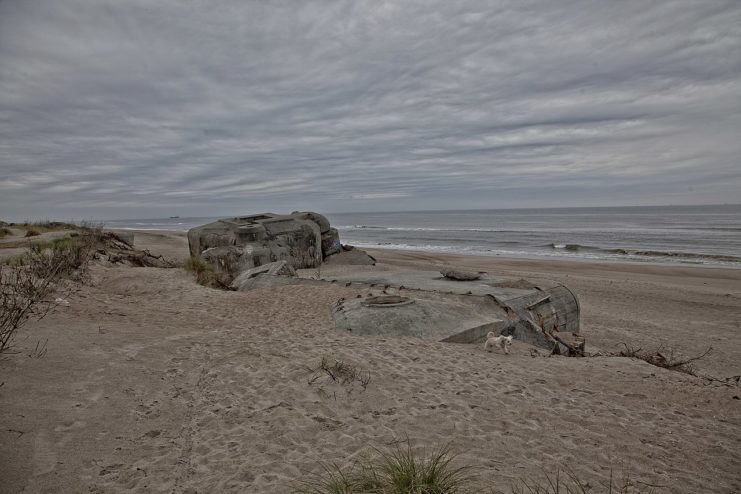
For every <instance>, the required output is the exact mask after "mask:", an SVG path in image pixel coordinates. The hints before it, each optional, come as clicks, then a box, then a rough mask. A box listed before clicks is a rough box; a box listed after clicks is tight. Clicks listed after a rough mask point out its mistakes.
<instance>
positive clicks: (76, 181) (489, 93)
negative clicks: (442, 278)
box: [0, 0, 741, 221]
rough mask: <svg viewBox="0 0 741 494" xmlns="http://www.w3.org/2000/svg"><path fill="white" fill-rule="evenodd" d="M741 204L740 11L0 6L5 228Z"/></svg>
mask: <svg viewBox="0 0 741 494" xmlns="http://www.w3.org/2000/svg"><path fill="white" fill-rule="evenodd" d="M740 202H741V2H739V1H738V0H729V1H720V0H718V1H716V0H697V1H688V0H668V1H658V0H657V1H651V2H647V1H645V0H640V1H619V2H616V1H604V2H599V1H597V2H595V1H591V0H590V1H570V0H559V1H558V2H553V1H542V2H530V1H526V0H515V1H511V2H510V1H492V0H486V1H452V2H451V1H439V2H438V1H432V0H421V1H414V0H409V1H402V0H397V1H392V2H382V1H360V0H350V1H326V2H325V1H303V2H296V1H263V0H260V1H257V0H256V1H247V0H233V1H217V0H209V1H205V0H204V1H199V0H192V1H187V0H181V1H173V0H157V1H151V0H115V1H105V0H0V219H6V220H13V221H20V220H23V219H41V218H44V219H117V218H118V219H121V218H154V217H163V216H172V215H182V216H219V215H225V216H230V215H235V214H248V213H256V212H263V211H273V212H278V213H281V212H290V211H293V210H316V211H319V212H327V213H331V212H335V213H336V212H345V211H347V212H358V211H407V210H424V209H474V208H522V207H550V206H617V205H664V204H682V205H687V204H720V203H740Z"/></svg>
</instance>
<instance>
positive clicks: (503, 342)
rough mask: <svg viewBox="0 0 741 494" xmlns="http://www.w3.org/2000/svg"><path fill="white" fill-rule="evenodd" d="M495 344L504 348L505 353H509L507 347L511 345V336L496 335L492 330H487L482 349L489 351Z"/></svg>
mask: <svg viewBox="0 0 741 494" xmlns="http://www.w3.org/2000/svg"><path fill="white" fill-rule="evenodd" d="M495 346H498V347H500V348H501V349H502V350H504V354H505V355H509V347H511V346H512V336H502V335H499V336H497V334H496V333H495V332H494V331H489V333H488V334H487V335H486V343H484V350H485V351H487V352H491V350H492V348H494V347H495Z"/></svg>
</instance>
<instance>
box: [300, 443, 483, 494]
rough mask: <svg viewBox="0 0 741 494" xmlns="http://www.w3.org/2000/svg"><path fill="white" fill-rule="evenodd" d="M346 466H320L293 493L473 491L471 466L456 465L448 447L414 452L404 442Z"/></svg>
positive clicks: (460, 493) (437, 493)
mask: <svg viewBox="0 0 741 494" xmlns="http://www.w3.org/2000/svg"><path fill="white" fill-rule="evenodd" d="M375 453H376V457H375V458H369V457H366V458H363V459H361V460H359V461H357V462H356V463H354V464H353V465H352V466H350V467H349V468H346V469H343V468H341V467H339V466H337V465H335V464H331V465H324V472H323V473H321V474H319V475H317V476H316V477H312V478H309V479H305V480H301V481H299V482H298V483H297V485H296V486H295V487H294V491H293V492H294V493H296V494H350V493H378V494H466V493H473V492H475V491H474V490H472V488H471V485H472V482H473V480H474V475H473V473H472V472H473V468H472V467H470V466H466V465H464V466H456V465H455V464H454V461H455V458H456V456H455V455H454V454H453V453H452V452H451V450H450V448H449V447H448V446H443V447H440V448H435V449H433V450H430V451H423V452H421V453H417V452H415V451H414V450H413V449H412V446H411V444H410V443H409V442H408V441H406V442H403V443H401V444H398V445H397V446H396V447H394V448H392V449H389V450H378V449H377V450H375Z"/></svg>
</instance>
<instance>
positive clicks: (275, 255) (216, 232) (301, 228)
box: [188, 212, 336, 283]
mask: <svg viewBox="0 0 741 494" xmlns="http://www.w3.org/2000/svg"><path fill="white" fill-rule="evenodd" d="M322 228H326V233H328V234H330V235H331V234H332V233H331V229H330V227H329V221H327V219H326V218H325V217H324V216H322V215H320V214H317V213H311V212H302V213H297V214H291V215H278V214H273V213H265V214H258V215H251V216H238V217H234V218H225V219H221V220H218V221H215V222H213V223H209V224H207V225H202V226H199V227H196V228H192V229H191V230H190V231H188V245H189V248H190V254H191V256H200V257H202V258H203V259H205V260H208V261H209V262H210V263H211V264H213V265H214V269H215V270H216V271H217V273H218V274H219V275H220V278H221V279H222V281H223V282H224V283H230V282H231V281H232V280H233V279H234V278H236V277H237V276H238V275H239V274H240V273H241V272H242V271H244V270H246V269H250V268H253V267H256V266H261V265H263V264H267V263H270V262H276V261H286V262H287V264H288V265H290V266H291V267H292V268H294V269H302V268H315V267H317V266H319V265H320V264H321V263H322V259H323V254H322ZM335 232H336V230H335Z"/></svg>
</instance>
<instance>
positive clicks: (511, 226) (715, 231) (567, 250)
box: [105, 205, 741, 268]
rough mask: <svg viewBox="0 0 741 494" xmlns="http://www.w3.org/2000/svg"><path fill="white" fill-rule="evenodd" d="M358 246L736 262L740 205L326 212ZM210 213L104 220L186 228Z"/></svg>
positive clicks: (740, 246) (739, 261)
mask: <svg viewBox="0 0 741 494" xmlns="http://www.w3.org/2000/svg"><path fill="white" fill-rule="evenodd" d="M326 216H327V217H328V218H329V220H330V222H331V223H332V226H334V227H336V228H337V229H338V230H339V232H340V239H341V240H342V242H343V243H347V244H352V245H356V246H358V247H372V248H389V249H402V250H420V251H428V252H441V253H445V252H448V253H457V254H468V255H488V256H507V257H527V258H561V259H584V260H589V259H591V260H610V261H630V262H648V263H672V264H700V265H709V266H712V265H716V266H727V267H736V268H741V205H723V206H657V207H618V208H542V209H500V210H496V209H492V210H470V211H414V212H393V213H334V214H331V213H330V214H326ZM215 219H216V218H169V219H155V220H116V221H107V222H105V223H106V226H107V227H109V228H131V229H165V230H181V231H186V230H188V229H189V228H192V227H194V226H197V225H201V224H204V223H207V222H209V221H214V220H215Z"/></svg>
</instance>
